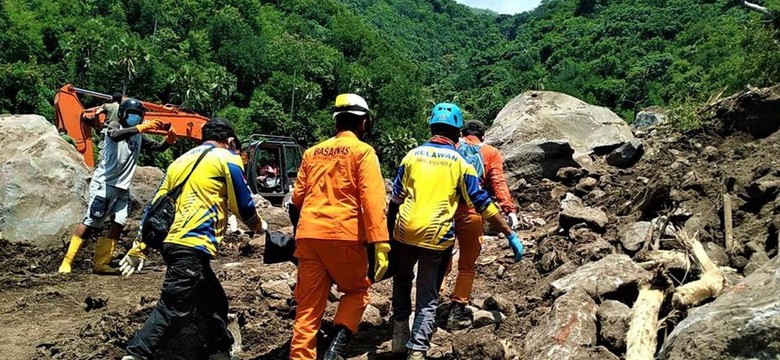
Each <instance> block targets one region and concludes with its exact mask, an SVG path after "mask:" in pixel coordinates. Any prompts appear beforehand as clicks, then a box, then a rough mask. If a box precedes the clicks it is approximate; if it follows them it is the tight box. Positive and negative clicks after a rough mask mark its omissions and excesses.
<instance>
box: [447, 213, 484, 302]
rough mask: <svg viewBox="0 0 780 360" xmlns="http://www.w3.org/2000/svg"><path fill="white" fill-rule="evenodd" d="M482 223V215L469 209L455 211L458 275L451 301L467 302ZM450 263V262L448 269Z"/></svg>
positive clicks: (479, 249)
mask: <svg viewBox="0 0 780 360" xmlns="http://www.w3.org/2000/svg"><path fill="white" fill-rule="evenodd" d="M483 231H484V225H483V222H482V216H480V215H479V214H477V213H475V212H471V211H458V212H456V213H455V237H456V238H457V240H458V248H459V249H460V250H459V252H460V254H459V257H458V277H457V279H456V280H455V289H454V290H453V291H452V297H451V298H450V299H451V300H452V301H453V302H456V303H460V304H467V303H468V302H469V298H470V297H471V289H472V288H473V287H474V274H475V273H476V264H477V259H478V258H479V253H480V252H481V251H482V233H483ZM451 268H452V265H451V264H450V269H451Z"/></svg>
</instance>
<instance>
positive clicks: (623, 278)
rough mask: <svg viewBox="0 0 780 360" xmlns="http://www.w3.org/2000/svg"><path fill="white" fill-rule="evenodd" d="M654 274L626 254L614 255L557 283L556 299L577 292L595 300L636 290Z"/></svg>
mask: <svg viewBox="0 0 780 360" xmlns="http://www.w3.org/2000/svg"><path fill="white" fill-rule="evenodd" d="M650 276H651V274H650V273H649V272H647V271H646V270H645V269H643V268H642V267H641V266H639V265H638V264H637V263H635V262H634V261H632V260H631V258H630V257H628V255H625V254H611V255H607V256H606V257H604V258H603V259H601V260H599V261H596V262H591V263H587V264H585V265H583V266H580V268H579V269H577V271H575V272H574V273H572V274H570V275H568V276H566V277H564V278H561V279H558V280H556V281H554V282H553V283H552V284H551V285H550V286H552V290H553V295H560V294H565V293H568V292H570V291H572V290H575V289H581V290H583V291H585V293H587V294H588V295H590V296H591V297H592V298H594V299H601V298H603V297H604V296H605V295H606V294H610V293H614V292H618V291H621V290H623V289H626V288H633V287H635V286H636V284H637V283H638V282H639V281H640V280H643V279H649V278H650Z"/></svg>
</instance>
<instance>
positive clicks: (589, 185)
mask: <svg viewBox="0 0 780 360" xmlns="http://www.w3.org/2000/svg"><path fill="white" fill-rule="evenodd" d="M598 184H599V181H598V180H596V179H594V178H592V177H585V178H582V179H581V180H580V182H579V183H577V186H575V187H574V191H576V192H577V193H578V194H581V195H585V194H588V193H590V192H591V191H593V190H594V189H596V186H597V185H598Z"/></svg>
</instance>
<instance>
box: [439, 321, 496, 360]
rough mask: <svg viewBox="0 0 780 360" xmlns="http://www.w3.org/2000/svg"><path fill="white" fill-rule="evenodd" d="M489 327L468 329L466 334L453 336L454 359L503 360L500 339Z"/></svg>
mask: <svg viewBox="0 0 780 360" xmlns="http://www.w3.org/2000/svg"><path fill="white" fill-rule="evenodd" d="M489 330H490V328H484V329H478V330H474V331H470V332H469V333H468V336H455V337H453V341H452V352H453V355H454V358H455V359H480V360H504V359H505V358H506V357H505V355H506V354H505V351H504V345H503V344H502V343H501V340H500V339H499V338H498V336H496V335H495V334H493V333H492V332H491V331H489Z"/></svg>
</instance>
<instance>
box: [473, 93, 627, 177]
mask: <svg viewBox="0 0 780 360" xmlns="http://www.w3.org/2000/svg"><path fill="white" fill-rule="evenodd" d="M485 139H486V141H487V142H488V143H489V144H491V145H494V146H496V147H498V148H499V150H501V152H502V153H503V154H504V157H505V159H506V161H507V166H506V168H508V169H512V170H511V171H510V173H508V174H507V175H508V177H509V178H514V177H516V176H519V175H520V174H524V175H526V176H525V177H526V179H527V180H529V181H532V182H536V181H539V180H540V179H541V178H543V177H546V178H548V179H552V178H553V177H554V176H555V175H556V173H557V171H558V169H560V168H562V167H567V166H574V167H578V165H580V166H581V165H582V164H577V163H576V162H575V161H574V159H576V158H580V159H588V160H589V158H588V157H587V155H590V154H593V153H597V154H604V153H608V152H609V151H611V150H613V149H615V148H617V147H619V146H620V145H622V144H624V143H626V142H628V141H631V140H633V139H635V137H634V135H633V134H632V133H631V130H630V128H629V127H628V125H627V124H626V122H625V121H623V119H621V118H620V117H619V116H617V115H616V114H615V113H613V112H612V111H611V110H609V109H607V108H603V107H598V106H593V105H589V104H587V103H585V102H583V101H581V100H578V99H576V98H574V97H572V96H569V95H566V94H561V93H555V92H548V91H529V92H526V93H523V94H521V95H519V96H517V97H516V98H514V99H513V100H511V101H510V102H509V103H508V104H507V105H506V106H505V107H504V109H503V110H501V112H500V113H499V114H498V116H497V117H496V120H495V121H494V122H493V126H491V128H490V129H488V131H487V132H486V134H485ZM521 154H523V155H522V156H521ZM514 158H517V160H513V159H514ZM522 161H532V162H529V163H523V162H522Z"/></svg>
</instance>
